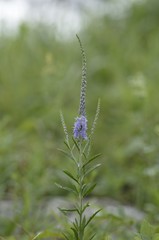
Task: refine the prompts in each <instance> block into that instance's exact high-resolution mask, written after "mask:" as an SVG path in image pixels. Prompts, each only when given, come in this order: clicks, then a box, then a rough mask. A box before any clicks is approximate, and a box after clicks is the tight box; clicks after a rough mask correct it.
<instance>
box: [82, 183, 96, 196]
mask: <svg viewBox="0 0 159 240" xmlns="http://www.w3.org/2000/svg"><path fill="white" fill-rule="evenodd" d="M95 186H96V183H94V184H93V183H90V184H88V185H86V186H85V188H84V189H83V193H82V194H83V197H86V196H87V195H88V194H89V193H91V192H92V191H93V189H94V188H95Z"/></svg>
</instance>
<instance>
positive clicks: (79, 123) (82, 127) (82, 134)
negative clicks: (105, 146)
mask: <svg viewBox="0 0 159 240" xmlns="http://www.w3.org/2000/svg"><path fill="white" fill-rule="evenodd" d="M86 131H87V119H86V117H85V116H80V117H77V118H76V122H75V124H74V130H73V133H74V138H77V139H80V138H81V139H85V140H86V139H87V133H86Z"/></svg>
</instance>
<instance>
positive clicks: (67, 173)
mask: <svg viewBox="0 0 159 240" xmlns="http://www.w3.org/2000/svg"><path fill="white" fill-rule="evenodd" d="M63 172H64V173H65V174H66V175H67V176H68V177H70V178H71V179H72V180H74V181H75V182H77V183H78V184H79V182H78V180H77V179H76V178H75V177H74V176H73V175H72V174H71V173H70V172H68V171H67V170H64V171H63Z"/></svg>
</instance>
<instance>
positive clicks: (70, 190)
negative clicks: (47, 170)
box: [55, 183, 76, 193]
mask: <svg viewBox="0 0 159 240" xmlns="http://www.w3.org/2000/svg"><path fill="white" fill-rule="evenodd" d="M55 185H56V186H57V187H58V188H61V189H63V190H66V191H68V192H73V193H76V192H75V191H74V190H73V189H72V188H69V187H64V186H62V185H60V184H58V183H55Z"/></svg>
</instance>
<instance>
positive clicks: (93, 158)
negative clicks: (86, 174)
mask: <svg viewBox="0 0 159 240" xmlns="http://www.w3.org/2000/svg"><path fill="white" fill-rule="evenodd" d="M99 156H101V153H99V154H97V155H95V156H93V157H91V158H90V159H89V160H88V161H87V162H86V163H85V164H84V165H83V168H85V167H86V166H87V165H88V164H90V163H91V162H92V161H93V160H95V159H96V158H98V157H99Z"/></svg>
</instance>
